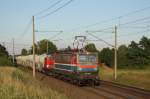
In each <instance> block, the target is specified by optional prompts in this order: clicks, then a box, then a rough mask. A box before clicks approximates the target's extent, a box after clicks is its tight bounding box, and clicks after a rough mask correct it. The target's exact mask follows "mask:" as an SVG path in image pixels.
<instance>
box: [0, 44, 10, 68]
mask: <svg viewBox="0 0 150 99" xmlns="http://www.w3.org/2000/svg"><path fill="white" fill-rule="evenodd" d="M5 65H12V61H11V59H10V58H9V54H8V52H7V50H6V48H5V47H4V46H2V45H1V44H0V66H5Z"/></svg>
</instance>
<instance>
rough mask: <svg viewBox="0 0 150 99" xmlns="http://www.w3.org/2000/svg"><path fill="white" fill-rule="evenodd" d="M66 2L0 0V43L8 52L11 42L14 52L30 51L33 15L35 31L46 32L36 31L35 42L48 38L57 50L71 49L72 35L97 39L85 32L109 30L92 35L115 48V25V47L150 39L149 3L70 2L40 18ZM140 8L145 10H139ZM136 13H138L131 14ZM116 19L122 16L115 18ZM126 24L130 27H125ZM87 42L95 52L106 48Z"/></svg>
mask: <svg viewBox="0 0 150 99" xmlns="http://www.w3.org/2000/svg"><path fill="white" fill-rule="evenodd" d="M68 1H70V0H0V12H1V14H0V43H2V44H4V45H5V46H6V47H7V49H9V51H10V52H11V51H12V39H14V41H15V52H16V53H17V52H19V51H20V49H22V48H23V47H25V48H29V47H30V46H31V44H32V43H31V42H32V21H31V20H32V16H35V30H37V31H47V32H36V33H35V37H36V41H39V40H41V39H49V40H51V41H53V42H54V43H55V44H56V45H57V46H58V48H64V47H67V46H68V45H70V46H72V44H73V41H74V36H77V35H84V36H87V39H89V40H97V39H96V38H94V37H93V36H91V35H89V34H87V33H86V31H98V30H103V29H105V28H109V27H110V28H109V29H106V30H105V31H103V32H91V33H92V34H93V35H95V36H96V37H98V38H100V39H103V40H105V41H106V42H108V43H110V44H112V45H114V33H112V32H113V31H114V26H115V25H117V26H118V28H117V33H118V45H121V44H129V42H130V41H132V40H135V41H139V40H140V38H141V37H142V36H147V37H150V33H149V32H150V24H149V23H150V18H149V17H150V14H149V13H150V0H73V1H72V2H71V3H70V4H68V5H66V6H65V7H63V8H62V9H60V10H58V11H57V12H55V13H53V14H51V15H48V16H47V17H43V18H40V17H42V16H45V15H47V14H49V13H51V12H53V11H55V10H56V9H57V8H59V7H61V6H62V5H63V4H65V3H66V2H68ZM56 2H59V3H58V4H57V5H56V6H53V7H52V8H51V9H49V10H46V11H45V12H43V13H40V14H38V13H39V12H41V11H43V10H44V9H47V8H49V7H50V6H52V5H54V4H55V3H56ZM143 8H146V9H144V10H141V11H140V9H143ZM135 11H138V12H136V13H132V12H135ZM119 16H122V17H120V18H118V17H119ZM113 18H115V19H113ZM136 20H137V22H136ZM128 22H129V24H125V23H128ZM130 22H131V23H130ZM95 23H96V24H95ZM123 24H125V25H123ZM48 31H56V32H48ZM59 31H63V32H62V33H59ZM57 34H58V35H57ZM56 35H57V36H56ZM56 40H57V41H56ZM3 42H5V43H3ZM88 43H94V44H96V47H97V48H98V49H101V48H103V47H109V45H107V44H105V43H104V42H101V41H89V42H88Z"/></svg>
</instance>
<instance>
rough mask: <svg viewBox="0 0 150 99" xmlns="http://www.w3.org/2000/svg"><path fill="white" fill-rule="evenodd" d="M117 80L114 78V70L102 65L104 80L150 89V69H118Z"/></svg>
mask: <svg viewBox="0 0 150 99" xmlns="http://www.w3.org/2000/svg"><path fill="white" fill-rule="evenodd" d="M117 74H118V76H117V80H116V81H115V80H114V78H113V70H112V69H109V68H104V67H100V77H101V79H102V80H106V81H115V82H117V83H121V84H125V85H130V86H134V87H139V88H143V89H148V90H150V69H118V70H117Z"/></svg>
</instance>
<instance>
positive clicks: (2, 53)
mask: <svg viewBox="0 0 150 99" xmlns="http://www.w3.org/2000/svg"><path fill="white" fill-rule="evenodd" d="M0 56H6V57H8V56H9V55H8V52H7V51H6V48H5V47H4V46H2V45H1V44H0Z"/></svg>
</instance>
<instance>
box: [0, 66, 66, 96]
mask: <svg viewBox="0 0 150 99" xmlns="http://www.w3.org/2000/svg"><path fill="white" fill-rule="evenodd" d="M0 99H67V97H66V96H65V95H64V94H61V93H58V92H56V91H54V90H52V89H50V88H49V87H48V86H44V85H43V84H42V83H41V82H40V81H37V80H34V79H33V78H32V76H30V75H29V74H27V73H25V72H23V71H21V70H19V69H17V68H13V67H0Z"/></svg>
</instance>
